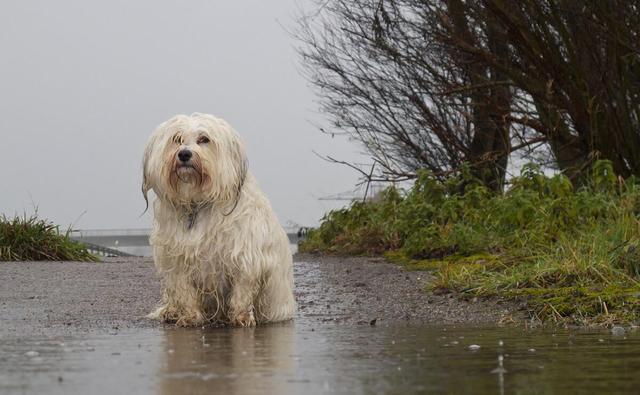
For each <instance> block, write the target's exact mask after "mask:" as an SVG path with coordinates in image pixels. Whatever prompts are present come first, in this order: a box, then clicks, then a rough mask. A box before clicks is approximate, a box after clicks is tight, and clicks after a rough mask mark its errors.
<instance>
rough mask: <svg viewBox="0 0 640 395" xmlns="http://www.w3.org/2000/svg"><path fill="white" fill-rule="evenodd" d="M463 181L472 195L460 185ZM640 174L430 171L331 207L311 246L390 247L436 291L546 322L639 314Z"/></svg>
mask: <svg viewBox="0 0 640 395" xmlns="http://www.w3.org/2000/svg"><path fill="white" fill-rule="evenodd" d="M462 190H464V193H460V191H462ZM639 216H640V183H638V182H637V181H636V180H635V179H629V180H622V179H619V178H618V177H616V176H615V174H613V171H612V168H611V165H610V163H609V162H606V161H599V162H596V164H595V165H594V167H593V169H592V170H591V177H590V182H589V184H588V185H586V186H584V187H582V188H580V189H577V190H576V189H574V188H573V186H572V185H571V183H570V182H569V180H568V179H567V178H566V177H564V176H562V175H557V176H554V177H547V176H545V175H544V174H543V173H542V172H541V171H540V170H539V169H538V168H536V167H535V166H525V168H524V169H523V171H522V174H521V176H520V177H517V178H515V179H514V180H512V185H511V187H510V188H509V189H508V190H507V191H505V192H504V193H502V194H495V193H491V192H490V191H488V190H487V189H486V188H484V187H483V186H482V185H480V184H478V183H477V182H475V181H474V180H473V179H471V178H470V177H469V176H468V175H467V174H465V173H463V174H462V175H460V176H457V177H454V178H451V179H449V180H447V181H445V182H440V181H437V180H436V179H435V178H434V177H431V176H430V175H429V173H426V172H423V173H421V174H420V177H419V178H418V180H417V181H416V183H415V185H414V186H413V187H412V188H411V189H410V190H409V191H400V190H397V189H394V188H389V189H387V190H386V191H385V192H384V193H383V194H382V195H381V196H379V199H377V200H376V201H375V202H369V203H362V202H358V203H354V204H353V205H351V207H349V208H346V209H342V210H337V211H332V212H330V213H328V214H327V215H326V216H325V218H324V219H323V221H322V223H321V225H320V227H319V228H318V229H315V230H313V231H311V232H310V234H309V237H308V239H307V240H306V241H305V242H304V243H302V244H301V246H300V251H302V252H323V253H334V254H347V255H354V254H356V255H360V254H365V255H384V256H386V257H387V259H389V260H391V261H393V262H397V263H399V264H401V265H403V266H405V267H406V268H408V269H420V270H430V271H432V272H433V274H434V275H435V278H436V280H435V281H434V282H432V283H430V285H429V286H430V289H432V290H433V289H446V290H451V291H455V292H458V293H459V294H460V295H461V296H463V297H466V296H471V295H473V296H489V297H490V296H501V297H506V298H510V299H513V300H517V301H520V302H523V303H524V304H526V306H527V307H528V309H529V312H530V314H531V315H532V316H534V317H537V318H539V319H540V320H542V321H551V322H563V323H566V322H567V321H570V322H572V323H578V324H593V323H602V324H613V323H636V322H637V321H638V319H640V219H639Z"/></svg>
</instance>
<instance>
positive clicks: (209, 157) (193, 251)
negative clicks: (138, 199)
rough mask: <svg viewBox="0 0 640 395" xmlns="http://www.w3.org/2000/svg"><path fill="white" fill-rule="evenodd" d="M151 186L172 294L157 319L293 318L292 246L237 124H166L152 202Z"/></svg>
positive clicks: (159, 255) (166, 294) (235, 321)
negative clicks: (255, 174)
mask: <svg viewBox="0 0 640 395" xmlns="http://www.w3.org/2000/svg"><path fill="white" fill-rule="evenodd" d="M150 189H152V190H153V191H154V192H155V194H156V196H157V199H156V201H155V202H154V204H153V212H154V224H153V232H152V233H151V238H150V241H151V245H152V246H153V255H154V260H155V265H156V267H157V269H158V271H159V273H160V275H161V277H162V282H163V288H164V291H163V300H162V305H161V306H160V307H158V308H157V309H156V310H155V311H154V312H152V313H151V314H149V317H151V318H157V319H161V320H164V321H167V322H175V323H176V324H177V325H180V326H195V325H202V324H205V323H227V324H231V325H240V326H252V325H255V324H257V323H264V322H273V321H283V320H288V319H290V318H291V316H292V315H293V312H294V310H295V302H294V299H293V272H292V271H293V269H292V259H291V251H290V249H289V240H288V238H287V235H286V234H285V232H284V230H283V229H282V227H281V226H280V224H279V223H278V220H277V218H276V216H275V214H274V212H273V210H272V209H271V206H270V205H269V201H268V200H267V198H266V197H265V196H264V194H263V193H262V192H261V191H260V188H259V187H258V184H257V182H256V180H255V179H254V178H253V176H252V175H251V173H249V171H248V170H247V162H246V157H245V152H244V147H243V145H242V142H241V141H240V138H239V136H238V134H237V133H236V132H235V131H234V130H233V129H232V128H231V126H229V124H227V123H226V122H225V121H223V120H222V119H219V118H216V117H214V116H211V115H206V114H197V113H196V114H193V115H191V116H187V115H177V116H175V117H173V118H171V119H169V120H168V121H166V122H164V123H162V124H161V125H160V126H158V128H157V129H156V131H155V132H154V133H153V134H152V135H151V137H150V138H149V141H148V143H147V146H146V149H145V152H144V160H143V183H142V192H143V194H144V197H145V200H146V199H147V192H148V191H149V190H150Z"/></svg>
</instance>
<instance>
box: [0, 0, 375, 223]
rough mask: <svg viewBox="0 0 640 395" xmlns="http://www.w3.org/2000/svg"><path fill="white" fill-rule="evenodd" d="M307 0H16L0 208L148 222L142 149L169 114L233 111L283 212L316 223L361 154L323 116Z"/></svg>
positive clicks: (3, 109)
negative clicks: (306, 47) (308, 73)
mask: <svg viewBox="0 0 640 395" xmlns="http://www.w3.org/2000/svg"><path fill="white" fill-rule="evenodd" d="M299 6H301V7H305V6H308V4H306V3H305V2H300V1H294V0H283V1H278V2H269V3H268V4H267V3H266V2H259V1H245V2H242V3H233V4H232V3H223V4H211V3H208V2H205V1H194V2H189V3H179V2H173V1H167V2H160V3H157V2H151V1H142V2H136V3H129V2H124V1H114V2H109V3H85V2H81V1H64V2H60V3H58V2H56V3H49V2H45V1H37V2H29V3H23V2H11V3H4V4H3V6H2V11H3V12H2V13H1V15H0V31H1V32H2V34H1V35H0V43H1V44H0V45H1V46H2V48H3V50H4V55H5V56H4V57H3V60H2V61H1V62H2V63H1V64H2V73H1V74H0V87H1V88H2V91H3V92H4V94H3V95H1V96H0V97H1V98H0V114H1V117H0V119H1V120H0V129H1V130H2V137H3V146H4V147H5V149H4V150H3V155H1V156H0V169H1V170H0V172H1V173H0V176H1V178H2V180H3V193H2V194H0V213H2V214H5V215H8V216H12V215H14V214H22V213H23V212H26V213H31V212H33V210H34V207H35V206H37V207H38V212H39V215H40V216H41V217H43V218H46V219H48V220H51V221H52V222H54V223H56V224H58V225H61V226H62V227H66V226H69V225H73V227H74V228H77V229H112V228H148V227H150V226H151V215H150V212H149V211H147V213H145V214H144V215H143V216H140V215H141V213H142V212H143V210H144V207H145V204H144V199H143V198H142V194H141V192H140V184H141V179H142V174H141V161H142V152H143V149H144V145H145V143H146V140H147V138H148V137H149V135H150V134H151V133H152V131H153V130H154V129H155V128H156V126H157V125H158V124H160V123H161V122H163V121H164V120H166V119H168V118H169V117H171V116H173V115H175V114H179V113H183V114H191V113H193V112H202V113H210V114H213V115H216V116H219V117H221V118H224V119H225V120H227V121H228V122H229V123H230V124H231V125H232V126H233V127H234V128H235V129H236V130H237V131H238V133H239V134H240V136H241V138H242V139H243V141H244V142H245V144H246V148H247V154H248V159H249V167H250V170H251V171H252V172H253V174H254V175H255V177H256V179H257V180H258V183H259V184H260V186H261V188H262V189H263V191H264V192H265V194H266V195H267V196H268V198H269V200H270V201H271V204H272V206H273V207H274V209H275V211H276V213H277V215H278V217H279V220H280V222H281V223H282V224H283V225H286V224H287V222H288V221H292V222H295V223H298V224H300V225H303V226H312V225H316V224H317V223H318V220H319V219H320V218H321V217H322V215H323V214H324V213H325V212H326V211H328V210H330V209H332V208H336V207H341V206H344V205H345V203H346V202H345V201H325V200H318V198H319V197H323V196H327V195H333V194H337V193H341V192H344V191H349V190H352V189H353V188H354V185H355V184H356V183H357V176H358V175H357V174H356V173H355V172H354V171H353V170H351V169H348V168H346V167H343V166H339V165H335V164H330V163H327V162H325V161H323V160H322V159H321V158H319V157H318V156H316V155H315V154H314V153H313V152H314V151H316V152H318V153H320V154H330V155H331V156H333V157H336V158H340V159H343V160H349V161H357V160H360V161H361V160H362V159H359V158H362V156H361V155H360V154H359V153H358V152H359V150H360V147H358V146H357V145H355V144H354V143H350V142H349V141H347V140H346V139H345V138H342V137H335V138H331V137H329V136H327V135H325V134H323V133H321V132H320V131H319V130H318V128H317V126H314V125H326V124H327V121H326V120H325V119H324V117H323V116H322V115H321V114H319V112H318V105H317V103H316V102H315V100H316V97H315V95H314V92H313V91H312V90H311V88H310V87H309V85H308V83H307V81H305V79H304V78H303V77H302V76H301V74H300V72H299V70H300V69H301V66H300V59H299V57H298V56H297V54H296V51H295V46H296V45H297V43H296V42H295V41H294V40H293V38H291V37H290V35H289V33H287V30H288V29H289V30H290V29H295V16H296V14H297V13H298V11H299V8H298V7H299Z"/></svg>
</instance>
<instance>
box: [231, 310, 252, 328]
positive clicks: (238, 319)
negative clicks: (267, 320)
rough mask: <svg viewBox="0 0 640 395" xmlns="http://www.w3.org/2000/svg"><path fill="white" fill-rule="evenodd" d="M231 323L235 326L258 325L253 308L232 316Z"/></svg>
mask: <svg viewBox="0 0 640 395" xmlns="http://www.w3.org/2000/svg"><path fill="white" fill-rule="evenodd" d="M231 325H234V326H256V319H255V317H254V315H253V310H249V311H245V312H244V313H240V314H237V315H236V316H234V317H232V318H231Z"/></svg>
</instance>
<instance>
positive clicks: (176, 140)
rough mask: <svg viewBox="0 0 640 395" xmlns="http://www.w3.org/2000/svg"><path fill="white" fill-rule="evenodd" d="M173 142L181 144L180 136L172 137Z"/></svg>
mask: <svg viewBox="0 0 640 395" xmlns="http://www.w3.org/2000/svg"><path fill="white" fill-rule="evenodd" d="M173 142H174V143H176V144H182V136H180V135H179V134H176V135H175V136H173Z"/></svg>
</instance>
